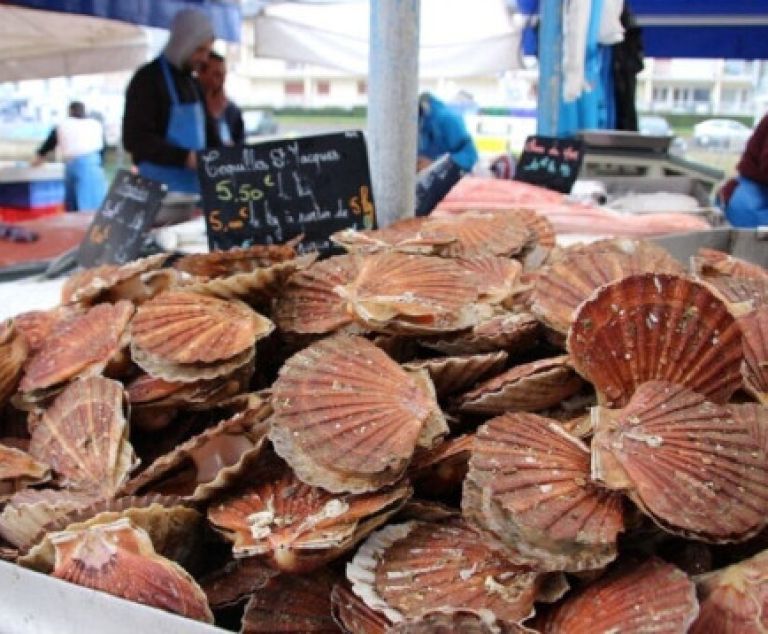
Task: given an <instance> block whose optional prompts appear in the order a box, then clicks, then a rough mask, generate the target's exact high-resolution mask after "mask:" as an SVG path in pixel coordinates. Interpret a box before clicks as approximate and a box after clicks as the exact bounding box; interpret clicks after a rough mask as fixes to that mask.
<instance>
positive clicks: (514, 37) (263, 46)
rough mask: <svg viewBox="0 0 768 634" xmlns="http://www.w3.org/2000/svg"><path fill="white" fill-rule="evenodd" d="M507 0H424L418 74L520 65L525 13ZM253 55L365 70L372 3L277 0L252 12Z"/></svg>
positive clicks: (448, 73) (464, 73) (461, 73)
mask: <svg viewBox="0 0 768 634" xmlns="http://www.w3.org/2000/svg"><path fill="white" fill-rule="evenodd" d="M507 5H508V3H507V2H505V1H504V0H473V2H466V1H465V0H422V4H421V34H420V45H421V48H420V52H419V64H420V69H419V74H420V76H421V77H422V78H424V77H462V76H469V75H478V74H489V73H494V72H500V71H504V70H508V69H511V68H517V67H519V65H520V34H521V31H522V26H523V22H524V18H523V16H522V15H520V14H519V13H517V12H515V11H511V10H510V9H509V8H508V6H507ZM255 29H256V32H255V42H256V45H255V54H256V56H257V57H272V58H278V59H284V60H288V61H292V62H297V63H305V64H316V65H319V66H327V67H331V68H338V69H340V70H343V71H346V72H350V73H355V74H359V75H366V74H367V73H368V38H369V30H370V6H369V3H368V2H354V1H353V2H349V1H348V2H328V3H313V2H276V3H269V4H268V5H267V6H266V7H265V8H264V9H263V10H262V11H260V12H259V13H258V14H257V15H256V17H255Z"/></svg>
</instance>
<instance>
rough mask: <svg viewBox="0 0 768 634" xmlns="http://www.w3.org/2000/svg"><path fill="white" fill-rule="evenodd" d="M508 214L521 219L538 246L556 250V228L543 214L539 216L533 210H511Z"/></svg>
mask: <svg viewBox="0 0 768 634" xmlns="http://www.w3.org/2000/svg"><path fill="white" fill-rule="evenodd" d="M507 213H509V214H511V215H513V216H514V217H517V218H520V219H521V220H522V221H523V224H525V226H526V227H528V229H529V230H530V231H531V233H532V234H533V237H532V238H531V239H532V240H535V241H536V244H537V245H538V246H541V247H544V248H546V249H554V248H555V244H556V236H555V228H554V227H553V226H552V223H551V222H550V221H549V220H548V219H547V217H546V216H545V215H543V214H537V213H536V212H535V211H534V210H532V209H510V210H509V211H508V212H507Z"/></svg>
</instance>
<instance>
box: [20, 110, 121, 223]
mask: <svg viewBox="0 0 768 634" xmlns="http://www.w3.org/2000/svg"><path fill="white" fill-rule="evenodd" d="M56 148H58V151H59V154H60V156H61V157H62V160H63V161H64V192H65V194H64V203H65V206H66V210H67V211H94V210H96V209H98V208H99V206H100V205H101V203H102V201H103V200H104V196H105V195H106V193H107V182H106V180H105V178H104V170H103V169H102V166H101V159H102V151H103V149H104V128H103V127H102V125H101V123H99V122H98V121H97V120H96V119H92V118H89V117H87V116H86V113H85V105H84V104H83V103H82V102H80V101H73V102H72V103H70V104H69V109H68V116H67V118H66V119H64V120H63V121H62V122H61V123H59V125H57V126H56V127H55V128H54V129H53V130H51V133H50V134H49V135H48V138H47V139H46V140H45V141H44V142H43V144H42V145H41V146H40V147H39V148H38V150H37V157H36V158H35V160H34V161H32V164H33V165H41V164H42V163H43V161H44V160H45V156H46V155H47V154H48V153H50V152H52V151H53V150H54V149H56Z"/></svg>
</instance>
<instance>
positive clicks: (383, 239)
mask: <svg viewBox="0 0 768 634" xmlns="http://www.w3.org/2000/svg"><path fill="white" fill-rule="evenodd" d="M428 224H429V219H428V218H426V217H423V218H421V217H416V218H402V219H400V220H397V221H395V222H393V223H392V224H391V225H389V226H387V227H384V228H381V229H374V230H365V231H357V230H355V229H344V230H343V231H337V232H336V233H334V234H332V235H331V240H332V241H333V242H335V243H336V244H339V245H341V246H342V247H344V248H345V249H346V250H347V251H349V252H350V253H362V254H371V253H379V252H384V251H397V252H400V253H411V254H414V255H442V254H444V253H445V252H446V251H447V249H448V248H449V247H450V246H451V245H452V244H454V243H455V242H456V238H455V237H454V236H451V235H448V234H446V233H443V232H441V231H435V230H430V229H429V227H428Z"/></svg>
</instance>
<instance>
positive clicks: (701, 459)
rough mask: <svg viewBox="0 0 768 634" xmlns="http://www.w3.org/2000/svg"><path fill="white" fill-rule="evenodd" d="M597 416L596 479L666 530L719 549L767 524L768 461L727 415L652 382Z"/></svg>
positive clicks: (684, 392)
mask: <svg viewBox="0 0 768 634" xmlns="http://www.w3.org/2000/svg"><path fill="white" fill-rule="evenodd" d="M592 411H593V421H594V423H595V435H594V438H593V439H592V476H593V477H594V478H595V479H596V480H598V481H599V482H601V483H602V484H604V485H605V486H607V487H609V488H611V489H616V490H621V491H626V492H627V493H628V495H629V497H630V498H631V499H632V500H633V501H634V502H635V503H636V504H637V505H638V506H639V507H640V508H641V509H642V510H643V511H644V512H645V513H646V514H648V515H649V516H650V517H651V518H652V519H653V520H654V521H655V522H656V523H657V524H659V526H661V527H662V528H664V529H665V530H667V531H669V532H672V533H674V534H678V535H683V536H686V537H692V538H693V539H698V540H701V541H707V542H713V543H721V542H730V541H743V540H745V539H747V538H748V537H751V536H752V535H754V534H756V533H757V532H758V531H759V530H760V529H761V528H763V527H764V526H765V525H766V522H768V456H767V455H766V454H765V452H764V450H763V447H762V446H761V445H760V443H759V441H758V440H757V439H756V438H754V437H753V435H752V433H751V432H750V429H749V427H748V426H747V425H746V424H744V423H743V422H740V421H738V420H737V419H735V418H733V417H732V416H731V415H730V413H729V411H728V410H727V409H726V408H724V407H720V406H718V405H715V404H714V403H711V402H709V401H707V400H706V399H705V398H704V397H703V396H702V395H701V394H698V393H696V392H693V391H692V390H689V389H687V388H685V387H682V386H679V385H674V384H672V383H667V382H664V381H652V382H649V383H645V384H643V385H641V386H640V387H639V388H638V389H637V391H636V392H635V394H634V396H633V397H632V399H631V400H630V402H629V403H628V405H627V406H626V407H625V408H624V409H621V410H608V409H605V408H602V407H599V408H595V409H593V410H592ZM713 509H717V512H713Z"/></svg>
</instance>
